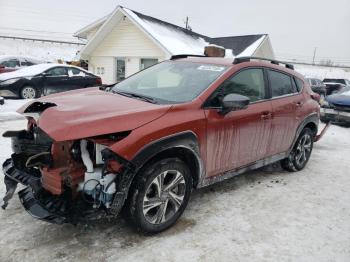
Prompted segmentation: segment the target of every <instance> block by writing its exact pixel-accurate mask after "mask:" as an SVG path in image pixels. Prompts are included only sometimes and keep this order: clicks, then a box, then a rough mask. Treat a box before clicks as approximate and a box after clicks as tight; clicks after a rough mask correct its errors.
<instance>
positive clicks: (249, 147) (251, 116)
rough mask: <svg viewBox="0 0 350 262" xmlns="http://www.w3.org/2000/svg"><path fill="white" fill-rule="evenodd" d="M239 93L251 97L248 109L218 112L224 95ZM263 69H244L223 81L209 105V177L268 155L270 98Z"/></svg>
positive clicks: (206, 112) (207, 109)
mask: <svg viewBox="0 0 350 262" xmlns="http://www.w3.org/2000/svg"><path fill="white" fill-rule="evenodd" d="M227 94H240V95H244V96H247V97H249V98H250V101H251V103H250V105H249V106H248V107H247V108H246V109H242V110H238V111H232V112H229V113H227V114H226V115H222V114H220V112H219V108H220V106H221V102H220V101H221V100H222V98H223V97H224V96H225V95H227ZM267 97H268V92H267V87H266V77H265V75H264V71H263V69H261V68H250V69H244V70H243V71H240V72H239V73H237V74H235V75H234V76H233V77H231V78H230V79H228V80H227V81H225V82H224V83H223V85H222V86H220V87H219V88H218V90H217V91H215V92H214V94H213V95H212V98H211V99H210V100H209V101H208V103H207V104H206V107H205V108H206V109H205V114H206V117H207V164H206V170H207V175H208V176H215V175H218V174H220V173H222V172H225V171H229V170H233V169H236V168H239V167H243V166H245V165H247V164H250V163H252V162H254V161H257V160H259V159H262V158H264V157H265V156H266V153H267V151H268V146H269V140H270V128H271V111H272V107H271V101H269V100H266V98H267Z"/></svg>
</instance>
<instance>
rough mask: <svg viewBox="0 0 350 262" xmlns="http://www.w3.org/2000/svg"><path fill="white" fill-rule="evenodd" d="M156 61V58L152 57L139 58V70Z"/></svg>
mask: <svg viewBox="0 0 350 262" xmlns="http://www.w3.org/2000/svg"><path fill="white" fill-rule="evenodd" d="M157 63H158V59H154V58H141V63H140V70H143V69H146V68H148V67H150V66H153V65H155V64H157Z"/></svg>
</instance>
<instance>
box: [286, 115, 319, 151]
mask: <svg viewBox="0 0 350 262" xmlns="http://www.w3.org/2000/svg"><path fill="white" fill-rule="evenodd" d="M319 121H320V119H319V117H318V115H317V113H312V114H310V115H309V116H307V117H306V118H305V119H304V120H303V121H302V122H301V123H300V124H299V126H298V128H297V131H296V133H295V136H294V139H293V143H292V145H291V147H290V148H289V150H288V155H289V154H290V152H291V151H292V150H293V148H294V145H295V143H296V141H297V139H298V137H299V135H300V133H301V132H302V131H303V129H304V128H305V126H306V125H307V124H310V123H312V124H314V125H316V134H315V139H316V135H317V130H318V124H319Z"/></svg>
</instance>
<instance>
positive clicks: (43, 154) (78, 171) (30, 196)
mask: <svg viewBox="0 0 350 262" xmlns="http://www.w3.org/2000/svg"><path fill="white" fill-rule="evenodd" d="M127 135H128V132H120V133H117V134H111V135H103V136H98V137H92V138H85V139H79V140H74V141H64V142H55V141H54V140H53V139H51V138H50V137H49V136H48V135H47V134H46V133H45V132H44V131H42V130H41V129H40V127H38V126H37V125H36V122H35V120H34V119H33V118H29V122H28V128H27V130H22V131H8V132H6V133H4V135H3V136H4V137H8V138H11V140H12V149H13V154H12V155H11V158H9V159H7V160H6V161H5V162H4V163H3V166H2V167H3V173H4V175H5V177H4V182H5V185H6V195H5V196H4V198H3V205H2V208H3V209H6V207H7V206H8V202H9V200H10V199H11V198H12V197H13V195H14V193H15V191H16V188H17V185H18V183H20V184H22V185H24V186H25V188H24V189H22V190H20V191H19V192H18V195H19V198H20V201H21V203H22V205H23V206H24V208H25V209H26V211H28V212H29V213H30V214H31V215H32V216H33V217H35V218H38V219H41V220H44V221H48V222H51V223H57V224H62V223H73V224H76V223H79V222H87V221H89V220H96V219H100V218H109V217H115V216H117V215H118V213H119V211H120V210H121V208H122V206H123V204H124V202H125V199H126V197H127V192H128V189H129V187H130V184H131V181H132V178H133V176H134V170H135V168H134V166H133V164H132V163H131V162H130V161H127V160H126V159H124V158H122V157H121V156H119V155H117V154H116V153H114V152H112V151H111V150H110V149H109V148H108V147H109V146H110V145H112V144H114V143H116V142H117V141H119V140H121V139H123V138H125V137H126V136H127Z"/></svg>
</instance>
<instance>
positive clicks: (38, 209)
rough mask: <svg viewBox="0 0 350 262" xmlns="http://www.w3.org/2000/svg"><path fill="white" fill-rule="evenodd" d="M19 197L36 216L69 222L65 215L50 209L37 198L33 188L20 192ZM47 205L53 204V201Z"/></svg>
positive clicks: (30, 212) (59, 222)
mask: <svg viewBox="0 0 350 262" xmlns="http://www.w3.org/2000/svg"><path fill="white" fill-rule="evenodd" d="M18 196H19V199H20V200H21V203H22V205H23V207H24V208H25V210H26V211H27V212H28V213H29V214H30V215H31V216H32V217H34V218H37V219H40V220H43V221H46V222H50V223H54V224H63V223H66V222H67V218H66V217H65V216H63V215H58V214H57V213H56V212H52V211H50V209H49V208H48V207H47V206H45V205H44V204H43V203H41V202H40V201H39V200H38V199H36V198H35V196H34V194H33V190H32V189H31V188H30V187H27V188H25V189H23V190H21V191H19V192H18ZM47 205H50V206H52V205H53V202H49V201H48V202H47Z"/></svg>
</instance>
